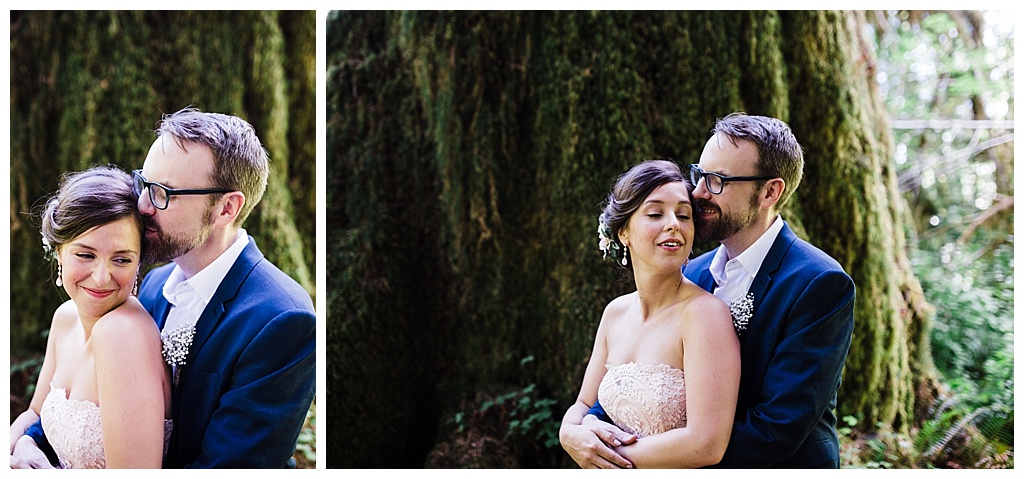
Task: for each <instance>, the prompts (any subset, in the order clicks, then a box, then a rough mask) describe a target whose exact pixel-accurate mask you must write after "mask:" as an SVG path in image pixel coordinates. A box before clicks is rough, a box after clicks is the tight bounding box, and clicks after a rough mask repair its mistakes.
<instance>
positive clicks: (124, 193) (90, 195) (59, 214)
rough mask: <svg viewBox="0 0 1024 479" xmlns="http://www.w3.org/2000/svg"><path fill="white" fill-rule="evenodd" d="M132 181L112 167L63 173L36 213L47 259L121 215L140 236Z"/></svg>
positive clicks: (129, 177) (141, 229)
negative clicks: (76, 239) (54, 190)
mask: <svg viewBox="0 0 1024 479" xmlns="http://www.w3.org/2000/svg"><path fill="white" fill-rule="evenodd" d="M132 184H133V183H132V177H131V175H129V174H128V173H126V172H125V171H123V170H121V169H120V168H117V167H115V166H94V167H92V168H89V169H88V170H85V171H80V172H74V173H66V174H64V175H63V176H62V177H61V180H60V188H59V189H58V190H57V192H56V193H54V194H53V195H52V196H50V197H49V199H47V201H46V204H45V205H43V207H42V208H40V210H39V212H38V215H39V220H40V233H41V234H42V235H43V248H44V249H45V250H46V251H45V252H46V256H47V258H48V259H49V258H51V257H52V256H55V255H56V253H57V252H58V251H60V248H61V247H62V246H64V245H66V244H68V243H70V242H71V241H73V240H74V239H75V238H77V237H79V236H81V235H82V234H84V233H86V232H88V231H89V230H91V229H93V228H95V227H97V226H103V225H106V224H109V223H113V222H115V221H118V220H120V219H123V218H131V219H132V222H133V223H134V224H135V226H136V228H137V229H138V232H139V235H140V236H141V235H142V232H143V231H145V228H144V226H143V223H142V215H140V214H139V210H138V206H137V203H138V197H137V196H136V195H135V192H134V191H133V188H132ZM140 253H141V252H140Z"/></svg>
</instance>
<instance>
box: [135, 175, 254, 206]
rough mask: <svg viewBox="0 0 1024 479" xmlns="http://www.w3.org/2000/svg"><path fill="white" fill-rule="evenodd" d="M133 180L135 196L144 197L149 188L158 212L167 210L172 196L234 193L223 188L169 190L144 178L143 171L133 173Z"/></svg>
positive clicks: (152, 201)
mask: <svg viewBox="0 0 1024 479" xmlns="http://www.w3.org/2000/svg"><path fill="white" fill-rule="evenodd" d="M132 179H133V180H135V181H134V183H133V184H132V189H133V190H135V194H136V195H139V196H142V190H144V189H146V188H149V201H150V203H153V206H154V207H155V208H156V209H158V210H166V209H167V203H168V202H169V201H170V200H171V196H173V195H212V194H217V193H220V194H223V193H231V192H232V191H234V190H225V189H223V188H202V189H194V188H193V189H188V188H183V189H174V188H168V187H166V186H164V185H161V184H160V183H154V182H152V181H149V180H147V179H146V177H145V176H142V170H135V171H133V172H132Z"/></svg>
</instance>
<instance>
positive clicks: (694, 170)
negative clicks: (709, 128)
mask: <svg viewBox="0 0 1024 479" xmlns="http://www.w3.org/2000/svg"><path fill="white" fill-rule="evenodd" d="M701 178H704V186H705V187H707V189H708V191H709V192H711V194H713V195H720V194H722V188H724V187H725V182H726V181H758V180H772V179H775V177H774V176H722V175H720V174H718V173H709V172H707V171H704V170H702V169H700V167H699V166H697V165H690V183H693V187H694V188H696V187H697V182H698V181H700V179H701Z"/></svg>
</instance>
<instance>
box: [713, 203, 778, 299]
mask: <svg viewBox="0 0 1024 479" xmlns="http://www.w3.org/2000/svg"><path fill="white" fill-rule="evenodd" d="M782 225H783V223H782V216H776V217H775V222H773V223H772V225H771V226H769V227H768V229H767V230H766V231H765V232H764V234H762V235H761V237H760V238H758V239H757V241H755V242H754V244H752V245H750V247H749V248H747V249H746V250H744V251H743V252H742V253H740V254H738V255H736V257H735V258H729V251H728V250H726V248H725V247H724V246H722V247H719V248H718V251H716V252H715V256H714V258H711V266H710V267H709V268H708V269H709V270H710V271H711V276H712V277H713V278H715V283H717V284H718V286H717V287H716V288H715V291H714V295H715V296H717V297H718V298H719V299H721V300H722V301H725V302H726V304H728V303H730V302H731V301H733V300H734V299H736V298H741V297H743V296H746V294H747V291H749V290H750V285H751V284H753V282H754V278H755V277H756V276H757V271H758V270H759V269H761V263H763V262H764V258H765V256H768V250H770V249H771V248H772V245H773V244H775V239H776V238H778V236H779V232H780V231H782Z"/></svg>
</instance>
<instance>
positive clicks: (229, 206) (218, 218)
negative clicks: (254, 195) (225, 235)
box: [211, 191, 245, 226]
mask: <svg viewBox="0 0 1024 479" xmlns="http://www.w3.org/2000/svg"><path fill="white" fill-rule="evenodd" d="M244 205H245V194H244V193H242V192H241V191H232V192H230V193H225V194H224V196H223V197H221V199H220V201H218V202H217V204H216V205H215V206H214V207H213V212H212V213H211V214H212V215H213V223H214V224H216V225H218V226H227V225H230V224H232V223H234V222H235V218H238V213H239V212H241V211H242V206H244Z"/></svg>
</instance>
